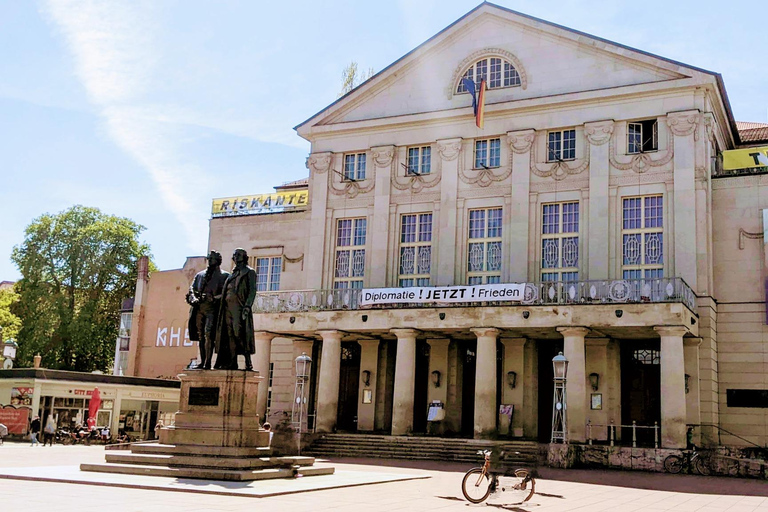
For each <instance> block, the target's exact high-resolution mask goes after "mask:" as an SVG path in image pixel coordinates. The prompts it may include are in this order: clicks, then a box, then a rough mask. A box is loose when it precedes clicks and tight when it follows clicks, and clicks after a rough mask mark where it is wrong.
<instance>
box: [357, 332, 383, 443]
mask: <svg viewBox="0 0 768 512" xmlns="http://www.w3.org/2000/svg"><path fill="white" fill-rule="evenodd" d="M358 343H360V386H359V389H360V392H359V394H358V397H357V430H358V431H363V432H370V431H372V430H373V422H374V419H375V414H376V393H375V391H376V381H377V379H378V374H377V371H376V368H377V366H378V361H379V340H359V341H358ZM365 371H369V372H371V374H370V378H369V381H368V384H367V385H366V383H365V374H364V373H363V372H365ZM366 390H368V391H369V392H370V393H371V402H370V403H368V404H366V403H363V398H364V397H365V391H366Z"/></svg>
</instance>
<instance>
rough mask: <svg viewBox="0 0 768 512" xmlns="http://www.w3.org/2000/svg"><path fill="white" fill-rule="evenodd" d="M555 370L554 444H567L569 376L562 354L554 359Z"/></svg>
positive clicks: (553, 401) (566, 363)
mask: <svg viewBox="0 0 768 512" xmlns="http://www.w3.org/2000/svg"><path fill="white" fill-rule="evenodd" d="M552 369H553V370H554V376H555V377H554V381H555V395H554V398H553V399H552V442H553V443H556V442H558V441H559V442H561V443H566V442H567V441H568V439H567V432H568V428H567V426H566V402H565V398H566V397H565V379H566V376H567V375H568V359H566V357H565V356H564V355H563V353H562V352H560V353H559V354H557V355H556V356H555V357H553V358H552Z"/></svg>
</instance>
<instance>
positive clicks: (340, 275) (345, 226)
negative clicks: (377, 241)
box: [333, 218, 367, 289]
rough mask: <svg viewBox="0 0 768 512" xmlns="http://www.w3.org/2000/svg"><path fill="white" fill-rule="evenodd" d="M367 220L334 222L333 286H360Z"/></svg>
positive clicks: (363, 270) (338, 287)
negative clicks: (334, 260)
mask: <svg viewBox="0 0 768 512" xmlns="http://www.w3.org/2000/svg"><path fill="white" fill-rule="evenodd" d="M366 231H367V221H366V219H364V218H361V219H339V220H338V222H337V224H336V268H335V270H334V273H333V287H334V288H336V289H340V288H362V287H363V277H364V276H365V236H366Z"/></svg>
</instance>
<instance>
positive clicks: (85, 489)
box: [0, 442, 768, 512]
mask: <svg viewBox="0 0 768 512" xmlns="http://www.w3.org/2000/svg"><path fill="white" fill-rule="evenodd" d="M103 460H104V448H103V447H101V446H90V447H88V446H54V447H34V448H31V447H30V446H29V445H28V444H27V443H23V444H21V443H10V442H6V444H5V445H4V446H0V474H4V475H12V474H14V473H16V474H18V473H22V472H25V473H26V472H30V471H33V472H34V468H39V471H40V472H41V473H42V472H43V471H44V468H48V469H45V470H46V471H50V467H51V466H60V467H61V471H62V473H64V472H66V471H69V472H70V473H71V474H77V473H73V472H72V471H73V470H72V468H73V467H74V466H76V465H77V464H79V463H81V462H101V461H103ZM332 463H333V465H334V466H335V467H336V468H337V470H338V471H339V472H340V473H343V472H373V473H386V474H403V475H419V476H423V475H425V474H426V475H429V476H430V478H428V479H420V480H407V481H400V482H389V483H380V484H373V485H364V486H357V487H346V488H340V489H329V490H319V491H312V492H302V493H296V494H288V495H282V496H274V497H267V498H253V497H239V496H220V495H213V494H197V493H189V492H170V491H165V490H149V489H140V488H126V487H114V486H109V485H106V484H104V485H80V484H73V483H59V482H49V481H29V480H16V479H8V478H0V511H12V512H15V511H23V512H35V511H45V512H51V511H56V512H64V511H78V512H81V511H91V510H97V511H104V512H106V511H109V512H112V511H114V512H120V511H130V512H134V511H142V512H144V511H146V512H153V511H162V512H168V511H171V510H182V511H184V512H204V511H222V510H223V511H227V512H239V511H246V510H247V511H249V512H252V511H255V510H268V511H271V512H291V511H302V512H307V511H316V510H334V511H342V512H344V511H349V512H353V511H354V512H380V511H381V512H384V511H387V512H392V511H410V510H414V511H420V512H421V511H429V510H439V511H446V512H448V511H464V512H471V511H472V510H477V509H480V510H488V511H489V512H490V511H492V510H511V511H516V512H524V511H541V512H565V511H587V510H588V511H590V512H597V511H603V510H610V511H613V510H618V511H620V512H632V511H661V510H674V511H686V512H687V511H725V510H728V511H738V512H742V511H743V512H750V511H756V510H760V511H766V512H768V483H766V482H765V481H758V480H745V479H738V478H719V477H700V476H693V475H666V474H652V473H640V472H622V471H598V470H593V471H582V470H552V469H549V468H541V469H540V470H539V473H540V478H539V479H538V480H537V484H536V494H535V495H534V497H533V498H532V499H531V501H529V502H528V503H526V504H524V505H518V504H515V503H510V502H509V500H506V501H505V495H504V493H501V494H500V495H499V496H497V497H495V498H492V499H491V500H489V502H487V503H484V504H481V505H471V504H469V503H467V502H466V501H465V500H464V499H463V498H462V497H461V490H460V485H461V478H462V476H463V473H464V471H466V470H467V469H468V465H466V464H456V463H444V462H415V461H392V460H390V461H382V460H376V459H339V460H333V461H332ZM124 478H125V484H127V485H131V483H132V482H131V478H132V477H130V476H125V477H124ZM139 478H147V477H139ZM308 478H310V477H308ZM315 478H322V477H315ZM487 507H492V508H487Z"/></svg>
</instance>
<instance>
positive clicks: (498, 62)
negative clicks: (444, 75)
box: [456, 57, 520, 93]
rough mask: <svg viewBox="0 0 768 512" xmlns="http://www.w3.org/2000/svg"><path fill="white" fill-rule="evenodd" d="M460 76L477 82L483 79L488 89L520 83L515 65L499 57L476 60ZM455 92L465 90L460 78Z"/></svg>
mask: <svg viewBox="0 0 768 512" xmlns="http://www.w3.org/2000/svg"><path fill="white" fill-rule="evenodd" d="M461 78H468V79H469V80H473V81H474V82H476V83H478V84H479V83H480V82H481V81H482V80H485V83H486V85H487V86H488V88H489V89H498V88H500V87H514V86H516V85H520V74H519V73H518V72H517V70H516V69H515V67H514V66H513V65H512V64H510V63H509V62H508V61H506V60H504V59H502V58H499V57H490V58H485V59H480V60H478V61H477V62H475V63H474V64H472V65H471V66H470V67H469V69H467V70H466V71H465V72H464V74H463V75H462V77H461ZM456 92H457V93H462V92H467V89H466V88H465V87H464V84H463V83H462V82H461V80H459V84H458V86H457V88H456Z"/></svg>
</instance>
